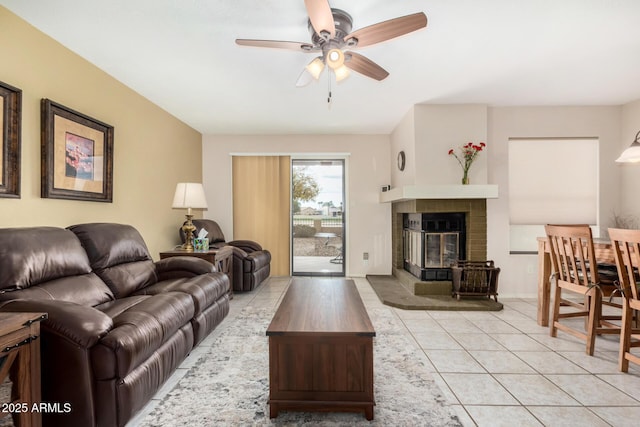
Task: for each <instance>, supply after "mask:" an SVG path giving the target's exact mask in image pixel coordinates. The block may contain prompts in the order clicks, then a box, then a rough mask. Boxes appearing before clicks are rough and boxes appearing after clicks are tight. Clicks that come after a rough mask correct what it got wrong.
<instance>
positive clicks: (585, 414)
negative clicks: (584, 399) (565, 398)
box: [527, 406, 609, 427]
mask: <svg viewBox="0 0 640 427" xmlns="http://www.w3.org/2000/svg"><path fill="white" fill-rule="evenodd" d="M527 409H528V410H529V411H530V412H531V413H532V414H533V415H535V417H536V418H537V419H539V420H540V421H541V422H542V424H544V425H545V426H547V427H556V426H558V427H559V426H589V427H605V426H608V425H609V424H607V423H606V422H605V421H604V420H603V419H602V418H600V417H598V416H597V415H596V414H594V413H593V412H591V411H590V410H589V409H588V408H584V407H581V406H529V407H527Z"/></svg>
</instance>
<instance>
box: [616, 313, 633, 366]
mask: <svg viewBox="0 0 640 427" xmlns="http://www.w3.org/2000/svg"><path fill="white" fill-rule="evenodd" d="M632 318H633V310H631V307H629V306H628V305H627V303H626V301H624V305H623V307H622V323H621V327H622V329H621V331H620V355H619V358H618V367H619V368H620V372H629V359H627V352H629V350H630V349H631V320H632Z"/></svg>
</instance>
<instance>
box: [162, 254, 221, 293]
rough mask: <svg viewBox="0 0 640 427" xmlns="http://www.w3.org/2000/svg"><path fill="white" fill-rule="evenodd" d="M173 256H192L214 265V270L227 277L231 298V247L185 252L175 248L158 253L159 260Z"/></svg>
mask: <svg viewBox="0 0 640 427" xmlns="http://www.w3.org/2000/svg"><path fill="white" fill-rule="evenodd" d="M174 256H193V257H197V258H202V259H204V260H205V261H209V262H210V263H211V264H213V265H215V266H216V270H218V271H219V272H221V273H224V274H226V275H227V276H229V296H230V297H231V298H233V249H232V248H231V247H227V246H225V247H222V248H219V249H209V250H208V251H196V250H193V251H185V250H184V249H180V248H177V249H172V250H170V251H165V252H160V259H165V258H170V257H174Z"/></svg>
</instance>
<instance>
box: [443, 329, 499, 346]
mask: <svg viewBox="0 0 640 427" xmlns="http://www.w3.org/2000/svg"><path fill="white" fill-rule="evenodd" d="M451 336H452V337H453V338H454V339H455V340H456V341H457V342H458V343H459V344H460V345H461V346H462V347H463V348H465V349H467V350H506V349H505V348H504V346H503V345H502V344H500V343H499V342H498V341H496V340H494V339H493V338H491V335H490V334H466V333H459V332H453V333H452V334H451Z"/></svg>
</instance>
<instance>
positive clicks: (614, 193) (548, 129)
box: [487, 107, 628, 297]
mask: <svg viewBox="0 0 640 427" xmlns="http://www.w3.org/2000/svg"><path fill="white" fill-rule="evenodd" d="M620 124H621V107H503V108H490V109H489V121H488V129H489V133H488V140H489V142H488V143H489V144H490V147H491V150H489V151H488V154H489V156H488V172H489V183H491V184H498V186H499V189H500V197H499V198H498V199H492V200H487V234H488V235H487V253H488V257H489V258H492V259H494V260H495V261H496V264H497V265H498V266H500V267H501V268H502V271H501V273H500V285H499V286H500V294H501V295H505V296H529V297H535V296H536V289H537V279H538V271H537V268H538V267H537V256H536V255H510V254H509V177H508V164H507V160H508V140H509V138H512V137H531V138H537V137H596V138H598V139H599V140H600V155H599V158H600V176H599V182H600V189H599V190H600V191H599V192H600V194H599V212H598V213H599V221H600V225H601V230H600V231H601V232H605V231H606V228H607V227H608V225H609V224H610V221H611V217H612V213H613V211H614V210H616V209H618V208H619V200H620V197H621V194H622V193H621V191H620V175H621V174H620V171H621V166H620V165H618V164H617V163H615V162H614V160H615V159H616V158H617V156H618V155H619V154H620V152H621V148H622V147H621V143H620V139H621V135H620V130H621V128H620ZM627 139H628V138H625V140H627ZM566 161H567V162H570V161H571V159H566ZM540 173H544V165H540ZM594 173H595V172H594ZM531 179H535V177H534V176H532V177H531Z"/></svg>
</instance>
